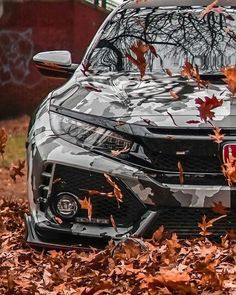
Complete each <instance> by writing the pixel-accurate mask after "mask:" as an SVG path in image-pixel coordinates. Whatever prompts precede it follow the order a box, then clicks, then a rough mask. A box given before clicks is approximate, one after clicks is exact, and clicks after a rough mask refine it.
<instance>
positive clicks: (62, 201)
mask: <svg viewBox="0 0 236 295" xmlns="http://www.w3.org/2000/svg"><path fill="white" fill-rule="evenodd" d="M55 209H56V213H57V214H58V215H59V216H60V217H62V218H63V219H69V218H73V217H74V216H75V215H76V214H77V212H78V202H77V201H76V199H75V197H74V196H73V195H71V194H68V193H61V194H59V195H58V196H57V200H56V206H55Z"/></svg>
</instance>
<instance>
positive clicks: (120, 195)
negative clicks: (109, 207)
mask: <svg viewBox="0 0 236 295" xmlns="http://www.w3.org/2000/svg"><path fill="white" fill-rule="evenodd" d="M104 176H105V178H106V181H107V182H108V183H109V184H110V185H111V186H112V187H113V191H114V196H115V198H116V200H117V202H118V204H119V202H123V193H122V191H121V189H120V188H119V187H118V185H117V184H116V183H115V182H114V181H113V180H112V178H111V177H110V176H109V175H108V174H106V173H104Z"/></svg>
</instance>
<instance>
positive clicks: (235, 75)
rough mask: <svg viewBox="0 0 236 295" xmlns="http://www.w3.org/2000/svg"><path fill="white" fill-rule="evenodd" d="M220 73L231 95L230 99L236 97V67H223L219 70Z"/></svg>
mask: <svg viewBox="0 0 236 295" xmlns="http://www.w3.org/2000/svg"><path fill="white" fill-rule="evenodd" d="M221 71H222V73H223V74H224V75H225V77H226V78H225V79H223V80H224V81H225V82H226V83H227V86H228V89H229V91H230V92H231V93H232V97H236V67H225V68H223V69H221Z"/></svg>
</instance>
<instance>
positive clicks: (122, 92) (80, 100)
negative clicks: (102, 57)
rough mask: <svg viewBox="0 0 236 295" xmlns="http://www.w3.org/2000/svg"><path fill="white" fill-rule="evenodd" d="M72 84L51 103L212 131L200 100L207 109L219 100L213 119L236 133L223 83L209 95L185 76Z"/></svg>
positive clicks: (214, 84)
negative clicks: (209, 101) (210, 101)
mask: <svg viewBox="0 0 236 295" xmlns="http://www.w3.org/2000/svg"><path fill="white" fill-rule="evenodd" d="M68 83H69V84H66V85H65V86H64V87H62V88H60V89H58V90H56V91H54V93H53V96H52V100H51V103H52V104H53V105H56V106H61V107H63V108H66V109H69V110H71V111H73V112H79V113H83V114H90V115H95V116H100V117H105V118H109V119H113V120H117V121H124V122H127V123H132V124H141V125H144V124H149V125H153V126H159V127H166V126H168V127H171V126H173V127H176V126H178V127H199V126H201V127H209V123H207V122H205V121H207V120H204V119H203V118H201V116H200V112H199V106H200V104H199V100H197V101H196V99H198V98H200V99H201V100H202V102H203V103H204V102H205V101H206V97H209V98H212V96H213V95H214V96H215V97H216V98H217V99H218V100H222V105H220V106H218V107H214V108H212V109H211V112H213V117H212V119H213V120H214V121H215V122H217V123H216V125H218V126H220V127H225V128H233V127H235V123H234V122H233V116H235V115H236V104H234V102H233V101H232V98H231V97H230V93H229V91H228V90H227V87H226V85H225V84H224V83H223V81H222V80H221V79H214V80H212V81H210V83H209V85H208V87H207V88H204V89H199V88H198V87H197V84H196V82H194V81H187V80H186V79H184V78H182V77H181V76H179V75H174V76H172V77H169V76H164V75H160V74H159V75H158V74H147V75H146V76H145V77H144V79H143V80H142V81H141V80H140V78H139V75H138V74H130V73H129V74H117V73H116V74H114V73H106V74H99V75H98V74H93V75H90V76H81V75H80V76H79V77H78V76H77V77H76V76H74V77H73V79H72V80H70V81H69V82H68ZM176 95H177V96H178V97H173V96H176ZM197 102H198V103H197Z"/></svg>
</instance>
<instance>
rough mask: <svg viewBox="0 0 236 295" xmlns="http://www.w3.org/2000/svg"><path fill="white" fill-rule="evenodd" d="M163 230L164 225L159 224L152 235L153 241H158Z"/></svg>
mask: <svg viewBox="0 0 236 295" xmlns="http://www.w3.org/2000/svg"><path fill="white" fill-rule="evenodd" d="M163 232H164V226H163V225H161V226H160V227H159V228H158V229H157V230H156V231H155V232H154V233H153V235H152V240H153V241H160V240H161V238H162V236H163Z"/></svg>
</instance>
